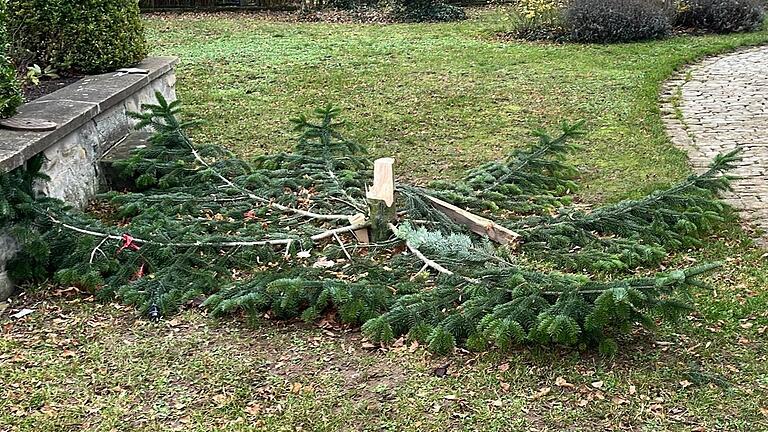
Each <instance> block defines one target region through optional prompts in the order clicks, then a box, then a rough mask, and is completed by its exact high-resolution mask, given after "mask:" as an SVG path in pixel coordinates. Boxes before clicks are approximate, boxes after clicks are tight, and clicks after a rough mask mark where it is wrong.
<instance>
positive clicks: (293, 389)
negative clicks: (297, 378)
mask: <svg viewBox="0 0 768 432" xmlns="http://www.w3.org/2000/svg"><path fill="white" fill-rule="evenodd" d="M300 392H301V383H300V382H296V383H293V386H291V393H295V394H299V393H300Z"/></svg>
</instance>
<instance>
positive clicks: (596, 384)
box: [592, 381, 603, 389]
mask: <svg viewBox="0 0 768 432" xmlns="http://www.w3.org/2000/svg"><path fill="white" fill-rule="evenodd" d="M592 387H594V388H596V389H600V388H603V382H602V381H593V382H592Z"/></svg>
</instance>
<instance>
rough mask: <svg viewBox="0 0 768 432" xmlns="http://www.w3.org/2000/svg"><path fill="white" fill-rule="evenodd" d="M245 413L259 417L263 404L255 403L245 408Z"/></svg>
mask: <svg viewBox="0 0 768 432" xmlns="http://www.w3.org/2000/svg"><path fill="white" fill-rule="evenodd" d="M245 412H247V413H248V414H250V415H252V416H257V415H259V414H260V413H261V404H258V403H254V404H251V405H248V406H247V407H245Z"/></svg>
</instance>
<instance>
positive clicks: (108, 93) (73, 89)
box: [0, 57, 178, 172]
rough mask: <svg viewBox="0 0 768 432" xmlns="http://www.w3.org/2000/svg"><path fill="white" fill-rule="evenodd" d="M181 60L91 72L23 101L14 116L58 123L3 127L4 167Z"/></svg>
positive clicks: (0, 158)
mask: <svg viewBox="0 0 768 432" xmlns="http://www.w3.org/2000/svg"><path fill="white" fill-rule="evenodd" d="M177 62H178V59H177V58H176V57H149V58H147V59H145V60H144V61H143V62H141V63H140V64H139V65H137V66H136V67H135V68H136V69H145V70H147V71H148V73H146V74H143V73H129V74H120V73H117V72H110V73H105V74H101V75H91V76H87V77H85V78H83V79H81V80H79V81H77V82H75V83H73V84H70V85H68V86H67V87H64V88H62V89H60V90H57V91H55V92H53V93H51V94H48V95H45V96H43V97H41V98H39V99H35V100H33V101H31V102H29V103H26V104H24V105H22V106H21V107H19V111H18V113H17V114H16V115H15V116H14V117H13V118H14V119H17V118H18V119H35V120H44V121H50V122H54V123H56V124H57V125H58V126H57V128H56V129H55V130H52V131H47V132H30V131H13V130H6V129H0V169H1V170H2V171H3V172H6V171H10V170H12V169H14V168H17V167H20V166H22V165H23V164H24V163H25V162H26V161H27V160H28V159H30V158H31V157H33V156H34V155H36V154H38V153H40V152H42V151H44V150H46V149H47V148H48V147H50V146H51V145H53V144H54V143H56V142H57V141H58V140H59V139H61V138H62V137H64V136H66V135H68V134H69V133H71V132H72V131H74V130H76V129H77V128H79V127H80V126H82V125H83V124H85V123H87V122H89V121H90V120H92V119H93V118H94V117H96V116H97V115H99V114H100V113H102V112H104V111H106V110H108V109H109V108H111V107H113V106H115V105H117V104H119V103H121V102H122V101H123V100H124V99H125V98H126V97H127V96H129V95H131V94H133V93H134V92H136V91H138V90H140V89H142V88H144V87H145V86H147V85H149V84H150V83H151V82H153V81H154V80H156V79H158V78H160V77H161V76H163V75H165V74H166V73H168V72H170V71H171V70H172V69H173V67H174V65H175V64H176V63H177Z"/></svg>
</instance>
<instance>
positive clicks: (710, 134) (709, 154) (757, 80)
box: [662, 47, 768, 245]
mask: <svg viewBox="0 0 768 432" xmlns="http://www.w3.org/2000/svg"><path fill="white" fill-rule="evenodd" d="M662 116H663V119H664V123H665V125H666V128H667V133H668V134H669V136H670V137H671V139H672V141H673V142H674V143H675V145H678V146H680V147H682V148H684V149H685V150H686V151H687V152H688V156H689V158H690V161H691V164H692V165H693V169H694V170H695V171H697V172H700V171H704V170H705V169H706V168H707V166H708V165H709V163H710V161H711V160H712V158H713V157H714V156H715V155H717V154H718V153H723V152H727V151H728V150H732V149H734V148H736V147H737V146H741V147H742V148H743V149H744V150H743V153H742V157H743V160H742V162H741V163H740V164H739V166H738V168H737V169H736V170H735V172H734V173H733V174H735V175H737V176H739V177H741V178H742V180H738V181H736V182H735V183H734V193H733V194H729V195H728V196H726V200H727V201H728V202H729V203H730V204H731V205H733V206H734V207H735V208H737V209H739V210H741V215H742V218H743V219H744V220H745V221H747V222H749V223H750V224H751V225H752V226H754V227H755V228H759V229H761V230H763V231H766V232H768V175H766V173H767V172H768V47H758V48H751V49H747V50H742V51H737V52H735V53H731V54H727V55H723V56H718V57H712V58H709V59H706V60H704V61H702V62H700V63H697V64H695V65H692V66H690V67H688V68H687V69H685V70H683V71H682V72H681V73H680V74H678V75H677V76H676V77H674V78H673V79H671V80H670V81H668V82H667V84H666V86H665V88H664V90H663V92H662ZM761 242H762V244H763V245H768V237H767V236H765V235H764V236H763V238H762V240H761Z"/></svg>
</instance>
